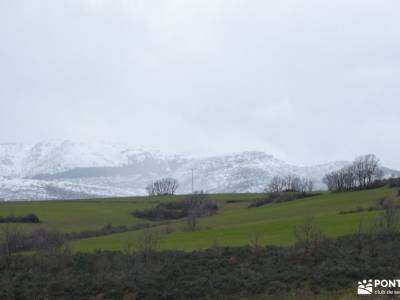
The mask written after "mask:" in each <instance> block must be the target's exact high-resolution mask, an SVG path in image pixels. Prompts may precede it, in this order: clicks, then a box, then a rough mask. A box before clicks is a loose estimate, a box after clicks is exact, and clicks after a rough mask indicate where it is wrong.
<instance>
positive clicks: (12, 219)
mask: <svg viewBox="0 0 400 300" xmlns="http://www.w3.org/2000/svg"><path fill="white" fill-rule="evenodd" d="M0 223H40V220H39V218H38V216H36V215H35V214H27V215H25V216H14V215H9V216H5V217H2V216H0Z"/></svg>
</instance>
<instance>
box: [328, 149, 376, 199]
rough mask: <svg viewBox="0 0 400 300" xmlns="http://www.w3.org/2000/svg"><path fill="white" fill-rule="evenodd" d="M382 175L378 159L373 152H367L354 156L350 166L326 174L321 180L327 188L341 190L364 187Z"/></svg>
mask: <svg viewBox="0 0 400 300" xmlns="http://www.w3.org/2000/svg"><path fill="white" fill-rule="evenodd" d="M382 176H383V172H382V170H381V168H380V167H379V159H378V158H377V157H376V156H375V155H373V154H367V155H364V156H360V157H358V158H356V159H355V160H354V162H353V163H352V164H351V165H350V166H347V167H344V168H342V169H339V170H337V171H334V172H331V173H329V174H326V175H325V177H324V179H323V182H324V183H325V184H326V185H327V187H328V190H330V191H338V192H342V191H349V190H353V189H355V188H366V187H368V186H369V185H370V184H372V183H373V182H374V181H375V180H377V179H380V178H382Z"/></svg>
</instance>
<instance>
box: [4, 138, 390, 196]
mask: <svg viewBox="0 0 400 300" xmlns="http://www.w3.org/2000/svg"><path fill="white" fill-rule="evenodd" d="M346 164H347V162H345V161H338V162H333V163H327V164H322V165H316V166H308V167H299V166H294V165H291V164H288V163H285V162H284V161H281V160H278V159H276V158H274V157H273V156H271V155H268V154H266V153H263V152H242V153H237V154H230V155H219V156H210V157H194V156H190V155H188V154H179V155H165V154H163V153H161V152H159V151H145V150H140V149H134V148H131V147H128V146H125V145H121V144H107V143H95V144H93V143H92V144H89V143H75V142H71V141H62V142H43V143H38V144H33V145H21V144H3V145H0V198H2V199H7V200H8V199H31V200H36V199H74V198H87V197H102V196H129V195H140V194H144V187H145V185H146V184H147V183H148V182H150V181H152V180H155V179H157V178H161V177H166V176H171V177H174V178H177V179H178V180H179V182H180V188H179V193H188V192H190V191H191V182H192V180H191V174H192V170H193V171H194V184H195V189H198V190H200V189H202V190H205V191H208V192H258V191H262V190H263V188H264V187H265V186H266V184H267V183H268V182H269V180H270V179H271V178H272V177H273V176H275V175H285V174H296V175H299V176H303V177H309V178H312V179H314V180H315V181H316V187H317V188H323V187H324V185H323V184H322V182H321V179H322V177H323V176H324V175H325V174H326V173H327V172H330V171H333V170H336V169H339V168H341V167H343V166H345V165H346ZM395 172H396V171H393V170H390V169H386V173H387V174H391V173H395Z"/></svg>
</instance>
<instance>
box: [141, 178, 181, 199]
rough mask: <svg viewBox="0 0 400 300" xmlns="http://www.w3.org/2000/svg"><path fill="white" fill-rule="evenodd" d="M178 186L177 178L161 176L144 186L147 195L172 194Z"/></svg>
mask: <svg viewBox="0 0 400 300" xmlns="http://www.w3.org/2000/svg"><path fill="white" fill-rule="evenodd" d="M178 187H179V183H178V180H176V179H174V178H162V179H159V180H156V181H154V182H151V183H149V184H148V185H147V186H146V191H147V194H148V195H149V196H162V195H174V194H175V192H176V190H177V189H178Z"/></svg>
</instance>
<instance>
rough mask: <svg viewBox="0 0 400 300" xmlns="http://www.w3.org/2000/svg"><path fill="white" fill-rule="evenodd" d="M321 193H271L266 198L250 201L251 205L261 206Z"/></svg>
mask: <svg viewBox="0 0 400 300" xmlns="http://www.w3.org/2000/svg"><path fill="white" fill-rule="evenodd" d="M317 195H319V194H318V193H306V192H280V193H271V194H269V195H267V196H265V197H264V198H261V199H255V200H253V201H250V204H249V207H259V206H263V205H266V204H272V203H281V202H288V201H293V200H297V199H303V198H307V197H313V196H317Z"/></svg>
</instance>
